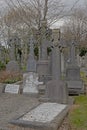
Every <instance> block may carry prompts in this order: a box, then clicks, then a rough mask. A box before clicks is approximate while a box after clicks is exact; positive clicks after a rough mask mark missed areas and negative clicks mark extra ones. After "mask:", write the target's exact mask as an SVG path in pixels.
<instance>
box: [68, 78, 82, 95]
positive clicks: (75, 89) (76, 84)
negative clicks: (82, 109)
mask: <svg viewBox="0 0 87 130" xmlns="http://www.w3.org/2000/svg"><path fill="white" fill-rule="evenodd" d="M67 85H68V91H69V94H81V93H84V84H83V82H82V81H80V80H78V81H75V80H74V81H67Z"/></svg>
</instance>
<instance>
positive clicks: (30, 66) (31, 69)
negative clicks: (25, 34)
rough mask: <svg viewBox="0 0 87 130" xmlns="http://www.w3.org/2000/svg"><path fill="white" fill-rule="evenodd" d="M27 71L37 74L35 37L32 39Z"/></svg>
mask: <svg viewBox="0 0 87 130" xmlns="http://www.w3.org/2000/svg"><path fill="white" fill-rule="evenodd" d="M27 71H28V72H36V60H35V59H34V39H33V36H32V37H31V39H30V52H29V57H28V62H27Z"/></svg>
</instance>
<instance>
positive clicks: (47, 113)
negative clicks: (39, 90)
mask: <svg viewBox="0 0 87 130" xmlns="http://www.w3.org/2000/svg"><path fill="white" fill-rule="evenodd" d="M67 112H68V106H67V105H63V104H58V103H50V102H47V103H42V104H41V105H39V106H37V107H36V108H34V109H32V110H31V111H30V112H28V113H26V114H25V115H23V116H21V117H19V118H17V119H15V120H12V121H11V123H12V124H15V125H17V126H19V128H24V129H25V130H27V129H29V130H30V129H31V130H57V129H58V127H59V126H60V124H61V122H62V120H63V119H64V117H65V115H66V114H67Z"/></svg>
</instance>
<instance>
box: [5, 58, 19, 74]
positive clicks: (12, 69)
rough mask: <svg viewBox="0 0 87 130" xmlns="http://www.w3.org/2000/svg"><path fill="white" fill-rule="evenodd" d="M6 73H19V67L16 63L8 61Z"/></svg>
mask: <svg viewBox="0 0 87 130" xmlns="http://www.w3.org/2000/svg"><path fill="white" fill-rule="evenodd" d="M6 71H9V72H19V71H20V68H19V65H18V63H17V62H16V61H14V60H13V61H9V62H8V64H7V65H6Z"/></svg>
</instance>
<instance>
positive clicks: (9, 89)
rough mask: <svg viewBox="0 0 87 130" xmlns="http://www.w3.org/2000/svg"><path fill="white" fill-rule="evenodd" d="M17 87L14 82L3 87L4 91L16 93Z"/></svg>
mask: <svg viewBox="0 0 87 130" xmlns="http://www.w3.org/2000/svg"><path fill="white" fill-rule="evenodd" d="M19 87H20V86H19V85H15V84H7V85H6V87H5V93H12V94H18V92H19Z"/></svg>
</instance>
